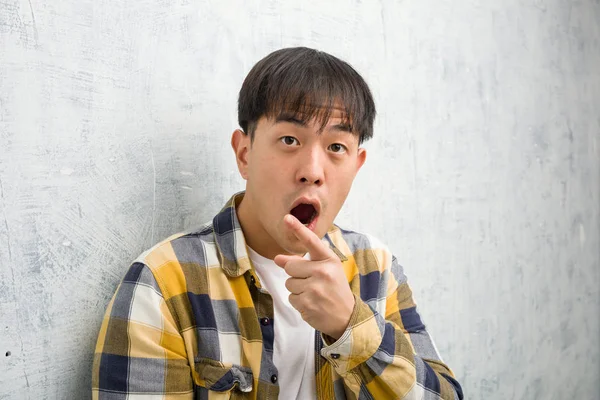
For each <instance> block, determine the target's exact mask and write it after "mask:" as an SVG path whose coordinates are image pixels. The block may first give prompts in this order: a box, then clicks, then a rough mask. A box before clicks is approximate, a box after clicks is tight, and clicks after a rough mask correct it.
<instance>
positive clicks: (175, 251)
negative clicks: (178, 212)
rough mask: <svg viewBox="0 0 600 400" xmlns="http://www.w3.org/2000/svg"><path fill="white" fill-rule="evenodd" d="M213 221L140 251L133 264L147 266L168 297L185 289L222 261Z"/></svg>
mask: <svg viewBox="0 0 600 400" xmlns="http://www.w3.org/2000/svg"><path fill="white" fill-rule="evenodd" d="M213 232H214V230H213V225H212V223H206V224H204V225H202V226H201V227H199V228H198V229H194V230H192V231H187V232H180V233H177V234H175V235H172V236H170V237H168V238H166V239H165V240H163V241H161V242H159V243H157V244H156V245H155V246H153V247H151V248H150V249H148V250H146V251H145V252H144V253H142V254H140V255H139V257H137V259H136V260H135V261H134V264H138V265H139V264H142V265H144V266H145V267H147V268H148V269H149V270H150V272H151V273H152V275H153V276H154V278H155V280H156V282H157V284H158V286H159V287H160V290H161V292H163V294H164V295H165V297H171V296H174V295H178V294H181V293H183V292H185V291H186V286H188V284H189V283H191V281H198V275H199V274H200V272H201V271H202V270H206V268H208V267H210V266H212V265H214V264H219V255H218V251H217V248H216V244H215V240H214V235H213Z"/></svg>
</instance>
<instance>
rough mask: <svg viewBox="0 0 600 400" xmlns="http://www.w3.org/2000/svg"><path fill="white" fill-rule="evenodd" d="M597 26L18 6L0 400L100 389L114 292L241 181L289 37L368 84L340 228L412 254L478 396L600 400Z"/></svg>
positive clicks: (0, 74) (475, 11)
mask: <svg viewBox="0 0 600 400" xmlns="http://www.w3.org/2000/svg"><path fill="white" fill-rule="evenodd" d="M599 21H600V3H599V2H598V1H593V0H588V1H586V0H582V1H567V0H548V1H541V0H524V1H516V0H506V1H501V2H500V1H496V2H491V1H461V0H453V1H427V0H425V1H413V2H407V1H404V2H393V1H389V2H383V1H382V2H374V1H362V2H360V1H354V2H350V1H348V2H346V1H341V0H340V1H328V2H321V1H316V0H308V1H287V2H283V1H281V2H276V1H254V2H244V1H214V2H209V1H194V2H192V1H189V0H179V1H142V2H139V1H134V2H117V1H113V2H107V1H97V0H96V1H92V0H77V1H75V0H55V1H52V2H50V1H47V2H41V1H38V0H28V1H25V0H5V1H3V2H2V3H0V399H75V398H77V399H80V398H81V399H85V398H88V397H89V391H88V388H89V386H90V368H91V362H92V352H93V348H94V344H95V339H96V335H97V332H98V329H99V326H100V321H101V317H102V314H103V312H104V309H105V307H106V305H107V303H108V301H109V298H110V296H111V295H112V294H113V291H114V289H115V287H116V285H117V283H118V281H119V280H120V279H121V278H122V277H123V275H124V272H125V270H126V268H127V266H128V264H129V262H130V261H131V260H133V259H134V257H136V256H137V255H138V254H139V253H140V252H142V251H143V250H144V249H146V248H148V247H149V246H151V245H152V244H153V243H155V242H157V241H158V240H160V239H162V238H164V237H166V236H168V235H169V234H171V233H174V232H177V231H180V230H182V229H184V228H189V227H192V226H194V225H197V224H199V223H201V222H203V221H205V220H207V219H209V218H210V217H211V216H212V215H213V214H214V213H215V212H216V211H217V210H218V209H219V208H220V206H221V205H222V204H223V202H224V201H225V200H226V199H227V198H228V197H229V196H230V195H231V194H232V193H233V192H234V191H237V190H240V189H242V187H243V186H242V180H241V179H240V178H239V177H238V175H237V170H236V167H235V164H234V159H233V154H232V152H231V151H230V149H229V145H228V142H229V136H230V133H231V131H232V130H233V129H234V128H235V127H236V123H235V121H236V95H237V91H238V90H239V86H240V84H241V82H242V80H243V78H244V76H245V74H246V73H247V72H248V70H249V69H250V67H251V66H252V65H253V64H254V63H255V62H256V61H257V60H258V59H259V58H261V57H262V56H264V55H266V54H267V53H268V52H270V51H271V50H274V49H276V48H279V47H283V46H291V45H306V46H311V47H318V48H320V49H323V50H326V51H329V52H332V53H333V54H336V55H338V56H340V57H342V58H345V59H347V60H348V61H350V62H351V63H352V64H353V65H354V66H355V67H356V68H357V69H358V70H359V71H361V72H362V73H363V75H364V76H365V78H366V79H367V81H368V82H369V83H370V85H371V87H372V90H373V92H374V94H375V97H376V101H377V105H378V107H379V118H378V120H377V124H376V133H375V138H374V140H373V141H372V142H370V143H368V145H367V147H368V150H369V157H368V161H367V164H366V166H365V168H364V169H363V170H362V171H361V173H360V175H359V177H358V178H357V181H356V182H355V186H354V189H353V192H352V193H351V195H350V197H349V199H348V201H347V204H346V205H345V208H344V209H343V211H342V213H341V215H340V217H339V220H338V222H339V223H340V224H342V225H343V226H346V227H351V228H354V229H356V230H361V231H366V232H370V233H372V234H374V235H377V236H379V237H380V238H382V239H383V240H384V241H385V242H387V243H388V245H389V246H390V247H391V248H392V250H393V251H394V253H395V254H396V255H397V256H398V258H399V259H400V261H401V262H402V264H403V265H404V266H405V268H406V271H407V274H408V276H409V279H410V282H411V284H412V287H413V289H414V292H415V298H416V300H417V302H418V304H419V307H420V310H421V313H422V315H423V317H424V319H425V322H426V323H427V324H428V326H429V328H430V331H431V333H432V335H433V337H434V339H435V340H436V342H437V344H438V347H439V349H440V351H441V353H442V354H443V356H444V358H445V360H446V362H447V363H448V364H449V365H450V366H451V367H452V368H453V370H454V371H455V372H456V374H457V376H458V378H459V380H460V381H461V382H462V383H463V386H464V389H465V392H466V394H467V398H469V399H498V400H500V399H523V400H530V399H561V400H562V399H598V398H599V397H600V387H599V385H598V380H599V379H600V349H599V347H600V343H599V342H600V339H599V338H600V326H599V317H598V315H599V313H600V294H599V287H600V276H599V275H600V272H599V270H600V268H599V257H600V250H599V247H600V217H599V212H600V161H599V160H600V116H599V115H600V112H599V110H600V28H599ZM9 352H10V353H9ZM9 354H10V355H9Z"/></svg>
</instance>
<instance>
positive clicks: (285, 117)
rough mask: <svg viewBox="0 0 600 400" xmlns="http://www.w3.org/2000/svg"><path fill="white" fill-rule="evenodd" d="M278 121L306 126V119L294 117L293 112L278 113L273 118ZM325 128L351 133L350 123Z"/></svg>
mask: <svg viewBox="0 0 600 400" xmlns="http://www.w3.org/2000/svg"><path fill="white" fill-rule="evenodd" d="M279 122H288V123H291V124H294V125H296V126H299V127H301V128H306V121H303V120H301V119H300V118H298V117H296V115H295V114H286V113H283V114H279V115H278V116H277V118H275V123H279ZM325 130H328V131H337V132H347V133H353V132H352V125H350V124H344V123H341V124H335V125H331V126H327V127H325Z"/></svg>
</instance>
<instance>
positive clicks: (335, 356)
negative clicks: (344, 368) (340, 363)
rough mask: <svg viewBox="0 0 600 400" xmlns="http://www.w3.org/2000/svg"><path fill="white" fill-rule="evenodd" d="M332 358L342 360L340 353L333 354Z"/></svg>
mask: <svg viewBox="0 0 600 400" xmlns="http://www.w3.org/2000/svg"><path fill="white" fill-rule="evenodd" d="M331 358H333V359H334V360H337V359H338V358H340V355H339V354H338V353H331Z"/></svg>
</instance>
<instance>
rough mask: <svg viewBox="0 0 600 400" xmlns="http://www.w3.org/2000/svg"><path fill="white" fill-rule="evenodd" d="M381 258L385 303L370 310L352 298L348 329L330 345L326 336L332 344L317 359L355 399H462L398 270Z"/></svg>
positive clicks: (383, 299) (452, 375) (402, 275)
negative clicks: (364, 395) (329, 367)
mask: <svg viewBox="0 0 600 400" xmlns="http://www.w3.org/2000/svg"><path fill="white" fill-rule="evenodd" d="M383 258H384V259H387V260H390V258H391V261H388V263H387V265H385V263H382V264H383V266H384V268H383V271H381V278H380V280H379V288H378V289H379V290H378V293H385V294H386V295H385V298H382V299H378V300H377V305H376V306H375V310H374V309H373V308H372V307H371V306H369V305H367V304H366V303H365V302H364V301H363V300H362V299H361V298H360V296H358V295H356V294H355V306H354V310H353V312H352V316H351V317H350V323H349V325H348V328H347V329H346V331H345V332H344V334H343V335H342V336H341V337H340V338H339V339H338V340H337V341H335V342H334V343H332V342H333V340H331V338H327V337H324V338H323V339H324V341H325V343H332V344H331V345H329V346H326V347H324V348H323V350H322V351H321V354H322V355H323V357H325V358H326V359H327V360H328V361H329V362H330V363H331V364H332V366H333V367H334V368H335V370H336V372H337V373H338V374H339V375H340V376H341V377H342V379H343V380H344V383H345V386H346V390H347V391H348V390H349V391H351V392H353V394H354V396H356V397H357V398H358V395H359V392H361V391H367V392H368V393H369V394H371V396H372V397H373V398H376V399H380V398H381V399H383V398H385V399H423V398H427V399H444V400H445V399H452V400H453V399H463V394H462V389H461V387H460V385H459V383H458V382H457V381H456V380H455V379H454V374H453V373H452V371H451V370H450V368H448V366H446V365H445V364H444V363H443V362H442V360H441V359H440V356H439V354H438V352H437V350H436V348H435V345H434V344H433V340H432V339H431V337H430V336H429V334H428V333H427V331H426V330H425V326H424V325H423V323H422V322H421V318H420V316H419V314H418V313H417V311H416V305H415V303H414V301H413V298H412V291H411V289H410V287H409V286H408V283H407V280H406V276H405V275H404V272H403V269H402V267H401V266H400V265H399V264H398V262H397V260H396V258H395V257H390V256H389V254H387V256H386V257H383ZM378 310H379V312H378ZM328 339H329V340H328ZM425 392H429V393H428V396H427V397H425ZM432 395H433V396H432Z"/></svg>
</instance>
